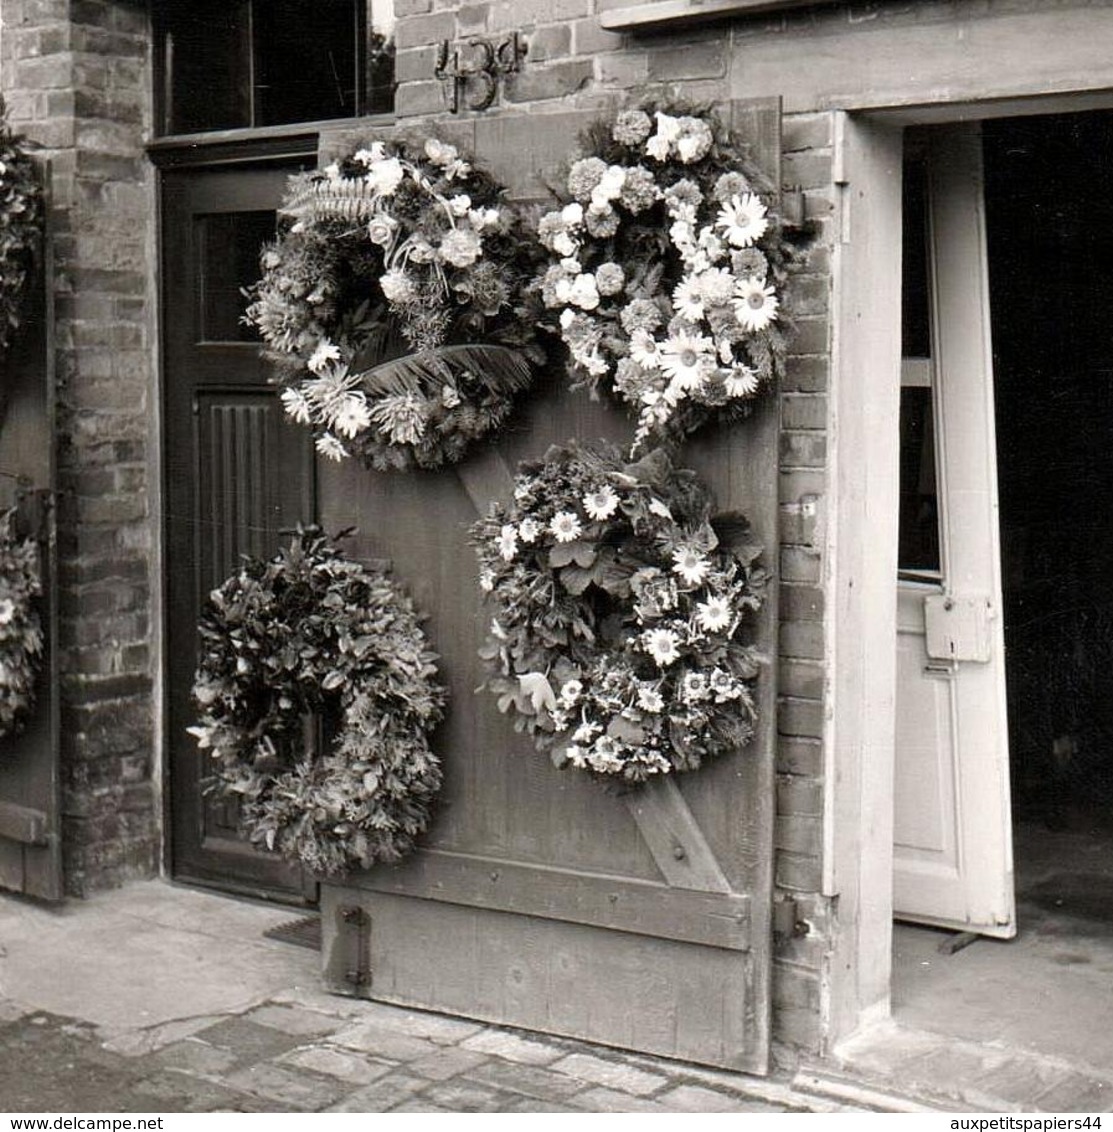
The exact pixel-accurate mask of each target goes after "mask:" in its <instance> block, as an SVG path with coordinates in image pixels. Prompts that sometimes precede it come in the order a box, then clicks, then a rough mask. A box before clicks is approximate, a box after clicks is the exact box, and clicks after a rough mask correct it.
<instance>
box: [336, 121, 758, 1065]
mask: <svg viewBox="0 0 1113 1132" xmlns="http://www.w3.org/2000/svg"><path fill="white" fill-rule="evenodd" d="M734 112H735V113H736V115H737V120H736V125H737V126H739V127H741V128H742V129H743V130H744V131H745V132H746V134H747V136H748V137H754V138H756V139H757V145H756V147H755V148H756V151H757V153H758V154H759V155H760V156H759V159H760V160H762V162H763V163H764V165H765V167H766V168H767V169H768V170H769V172H770V173H771V174H773V175H774V176H776V174H777V172H778V171H779V164H778V163H779V138H780V133H779V129H780V116H779V107H778V106H777V104H776V103H775V102H764V103H761V104H758V105H755V104H739V105H738V106H736V107H734ZM592 117H593V115H592V114H588V113H568V114H561V115H554V116H551V117H550V116H546V117H545V119H544V120H531V121H530V122H529V123H525V122H523V121H522V120H514V119H508V120H505V121H502V120H495V119H492V120H491V121H489V122H485V121H482V120H480V121H478V122H476V123H475V125H474V133H473V135H472V136H471V137H467V136H461V137H460V139H459V140H460V142H461V143H462V144H463V145H465V146H467V145H469V144H472V142H473V141H478V145H477V151H478V157H479V158H480V160H482V161H483V163H484V164H485V165H486V166H487V167H488V168H490V169H492V171H493V172H494V173H495V175H496V176H498V177H500V178H502V179H504V180H505V181H507V182H509V189H510V192H511V194H512V195H514V196H518V197H530V196H536V195H537V194H538V190H539V186H540V184H541V178H540V177H539V173H540V172H542V171H544V170H545V169H549V170H551V169H552V168H554V167H555V166H556V165H557V164H558V163H559V161H560V159H561V158H562V157H563V156H564V155H566V154H567V153H568V152H570V151H571V150H572V149H573V147H574V145H575V139H576V135H577V133H578V132H579V131H580V130H581V129H583V127H584V126H585V125H586V124H587V123H588V122H589V121H590V120H591V118H592ZM460 125H461V128H463V124H460ZM523 131H524V132H523ZM465 132H466V131H465ZM777 428H778V415H777V410H776V405H775V403H774V402H773V399H769V400H768V401H767V402H764V403H763V404H762V406H761V407H760V408H759V410H758V411H757V412H756V413H755V415H754V416H753V417H752V418H751V419H750V420H748V421H746V422H744V423H743V424H742V425H739V426H736V427H733V428H729V429H711V430H710V431H709V432H708V433H706V434H704V435H701V436H700V437H699V438H697V439H696V440H695V441H694V442H692V443H691V444H690V445H688V447H687V449H686V450H685V452H684V453H683V460H684V462H686V463H688V464H690V465H692V466H695V467H696V468H697V469H698V470H699V471H700V472H701V473H702V474H703V475H704V476H705V477H706V478H707V479H708V481H709V482H710V485H711V487H712V489H713V491H714V493H715V496H716V500H717V503H718V505H719V506H720V507H721V508H722V509H724V510H727V509H734V508H737V509H743V510H745V511H746V512H747V514H748V515H749V516H750V518H751V520H752V521H753V522H754V525H755V527H756V530H757V533H758V535H759V537H760V538H761V539H762V541H763V542H764V545H765V546H766V548H767V552H766V562H767V563H768V562H770V561H771V559H772V556H773V555H774V554H775V548H776V545H777V527H776V517H777V513H776V497H775V492H773V491H771V490H770V485H772V484H774V483H775V482H776V468H777ZM632 431H633V430H632V425H631V423H630V420H629V419H628V418H627V417H626V416H625V415H624V414H623V413H622V412H621V411H620V410H617V409H614V408H612V407H611V406H609V405H608V404H605V403H601V402H594V401H591V400H590V399H589V398H587V397H586V396H584V394H583V393H581V392H569V391H568V388H567V378H566V377H565V375H564V373H563V371H562V370H561V369H560V368H559V365H558V366H554V368H553V370H552V372H550V373H548V374H546V375H544V377H543V378H542V379H541V381H540V382H539V387H538V388H535V390H534V392H533V394H532V395H531V397H530V398H529V400H528V403H527V405H525V406H524V407H523V409H522V411H521V412H520V413H519V414H518V415H517V416H516V418H515V419H514V420H513V421H512V422H511V425H510V427H509V428H508V429H507V430H506V431H505V432H504V433H503V434H502V435H501V436H499V437H498V438H497V440H496V441H495V442H494V444H493V445H491V446H489V447H488V448H486V449H484V450H483V451H481V452H479V453H476V454H475V455H473V456H472V457H470V458H469V459H468V460H467V461H465V462H464V463H463V464H461V465H459V466H458V467H457V468H456V469H444V470H442V471H441V472H438V473H409V474H406V475H403V476H399V475H394V474H389V473H386V474H375V473H369V472H367V471H366V470H364V469H362V468H360V467H358V466H355V465H354V464H352V463H350V462H346V463H344V464H341V465H329V466H328V467H325V468H322V469H321V492H320V499H321V512H322V518H323V521H324V523H325V525H326V526H327V527H328V528H330V529H333V528H339V527H345V526H349V525H354V526H356V527H357V528H358V533H357V535H356V536H355V537H354V540H353V548H352V549H353V552H354V553H356V554H358V555H359V556H360V557H366V558H386V559H390V560H391V561H392V562H393V564H394V567H395V569H396V572H397V574H398V577H399V578H400V580H401V581H402V582H403V583H404V584H405V585H406V586H407V587H408V588H409V589H410V590H411V591H412V592H413V594H414V597H415V599H416V601H417V602H418V604H419V606H420V607H421V608H422V609H423V610H424V611H426V612H427V613H428V614H429V633H430V636H431V638H432V640H433V642H434V646H435V647H436V649H437V650H438V651H439V652H440V653H441V655H442V658H443V664H442V672H443V675H444V677H445V679H446V680H447V682H448V684H449V688H450V693H451V701H450V710H449V713H448V718H447V720H446V722H445V724H444V726H443V727H442V729H441V730H440V731H439V733H438V749H439V751H440V752H441V754H442V756H443V758H444V761H445V784H444V789H443V792H442V798H441V801H440V804H439V806H438V810H437V814H436V817H435V820H434V823H433V825H432V828H431V829H430V831H429V833H428V834H427V835H426V837H425V839H424V843H423V848H422V850H421V851H420V852H419V853H418V854H416V855H415V856H414V857H413V858H411V859H410V860H409V861H408V862H405V863H403V864H402V865H400V866H393V867H390V866H380V867H378V868H375V869H373V870H370V871H369V872H366V873H361V874H356V875H353V876H352V877H351V878H349V879H348V880H346V881H345V882H343V885H342V886H336V887H328V888H326V892H325V932H326V950H327V952H328V955H327V957H326V966H327V977H328V978H329V979H330V980H331V982H332V984H333V986H334V987H335V989H338V990H342V991H346V992H347V993H363V994H369V995H370V996H371V997H374V998H380V999H384V1000H387V1001H392V1002H401V1003H407V1004H410V1005H416V1006H425V1007H429V1008H433V1009H444V1010H450V1011H454V1012H458V1013H462V1014H466V1015H470V1016H474V1017H479V1018H486V1019H491V1020H494V1021H498V1022H502V1023H505V1024H510V1025H519V1026H525V1027H529V1028H535V1029H539V1030H545V1031H549V1032H553V1033H561V1034H570V1035H575V1036H580V1037H585V1038H589V1039H592V1040H595V1041H600V1042H604V1043H611V1044H615V1045H619V1046H624V1047H626V1048H634V1049H640V1050H646V1051H655V1052H660V1053H666V1054H671V1055H672V1056H677V1057H684V1058H689V1059H693V1060H698V1061H703V1062H709V1063H712V1064H716V1065H729V1066H732V1067H734V1068H739V1069H746V1070H748V1071H750V1072H759V1073H760V1072H764V1071H765V1070H766V1068H767V1062H768V1017H769V962H770V936H769V933H770V926H769V925H770V912H771V899H772V896H771V893H772V877H771V872H772V856H773V850H772V845H773V838H772V820H773V805H772V799H773V775H772V756H773V736H774V730H775V715H776V708H775V687H774V673H773V670H772V668H769V669H766V670H765V671H763V672H762V675H761V680H760V691H759V695H760V705H759V706H760V711H761V716H760V723H759V733H758V735H757V737H756V739H755V741H754V742H753V744H752V745H751V746H750V747H749V748H747V749H746V750H744V751H742V752H739V753H736V754H732V755H729V756H726V757H724V758H722V759H719V760H717V761H716V762H713V763H711V764H709V765H708V766H706V767H704V768H702V769H701V770H700V771H699V772H698V773H697V774H690V775H682V776H679V777H678V778H677V779H676V780H675V781H674V780H667V781H662V782H659V783H654V784H651V785H650V786H649V787H648V788H647V789H646V790H645V791H642V792H638V791H632V792H629V793H626V794H623V793H621V792H619V791H617V790H614V789H611V790H608V789H604V788H603V787H602V786H601V785H600V784H599V783H597V782H594V781H591V780H589V779H588V777H587V776H586V775H584V774H580V773H576V772H571V771H557V770H555V769H554V768H553V766H552V765H551V763H550V761H549V759H548V758H547V757H546V756H545V755H543V754H541V753H539V752H537V751H536V750H535V749H534V747H533V744H532V743H531V741H530V740H529V739H528V737H525V736H523V735H521V734H519V733H517V732H515V731H514V729H513V727H512V724H511V722H510V720H509V719H507V718H506V717H505V716H502V715H500V714H499V712H498V710H497V708H496V706H495V702H494V697H492V696H490V695H488V694H486V693H479V694H477V693H476V691H475V689H476V687H477V686H478V685H479V684H480V682H481V681H482V680H483V678H484V677H485V675H486V670H485V668H484V666H483V663H482V662H481V661H480V659H479V657H478V655H477V650H478V648H479V647H480V645H481V644H482V643H483V642H484V639H485V636H486V630H487V626H488V624H489V621H490V613H489V612H488V611H486V610H485V609H484V607H483V605H482V602H481V601H480V596H481V595H480V593H479V590H478V586H477V584H476V573H477V569H476V565H475V556H474V552H473V550H472V548H471V546H470V544H469V539H468V528H469V526H470V525H471V524H472V523H473V522H474V521H475V519H476V518H477V516H478V515H479V513H480V512H481V511H485V510H486V507H487V505H488V503H489V502H490V501H492V500H496V499H503V500H505V499H507V498H509V495H510V490H511V486H512V477H513V469H514V468H515V467H516V465H517V464H518V462H519V461H520V460H523V459H537V458H538V457H539V456H540V455H541V454H543V453H544V451H545V449H546V448H547V447H548V445H550V444H552V443H564V442H565V441H567V440H568V439H569V438H572V437H577V438H580V439H582V440H590V439H593V438H597V437H603V438H609V439H611V440H613V441H615V442H616V443H618V444H620V445H623V446H626V445H628V444H629V441H630V437H631V435H632ZM776 616H777V614H776V601H775V595H774V594H773V593H770V594H769V601H768V603H767V604H766V606H765V607H764V609H763V610H762V613H761V617H760V622H759V623H758V625H757V626H756V628H755V634H756V637H757V640H758V643H759V644H760V645H761V646H762V649H763V651H765V652H767V653H769V654H770V655H772V654H773V652H774V651H775V639H776V637H775V626H776ZM353 902H355V903H359V904H361V905H366V907H367V908H368V909H369V911H370V926H369V927H365V930H366V931H367V935H368V939H369V944H367V946H369V948H370V968H371V972H372V973H371V982H370V986H369V988H366V989H362V988H361V987H359V986H357V987H353V985H352V982H351V981H350V978H351V972H352V968H353V964H352V961H351V952H350V951H349V950H348V949H349V948H350V947H351V946H352V943H351V940H350V939H349V938H348V936H347V935H345V933H346V932H348V931H349V929H348V928H346V927H345V926H344V924H345V921H344V918H343V915H342V914H341V910H342V908H343V907H345V906H347V905H348V904H351V903H353ZM355 946H357V947H358V946H364V945H362V944H359V943H358V942H357V943H356V945H355Z"/></svg>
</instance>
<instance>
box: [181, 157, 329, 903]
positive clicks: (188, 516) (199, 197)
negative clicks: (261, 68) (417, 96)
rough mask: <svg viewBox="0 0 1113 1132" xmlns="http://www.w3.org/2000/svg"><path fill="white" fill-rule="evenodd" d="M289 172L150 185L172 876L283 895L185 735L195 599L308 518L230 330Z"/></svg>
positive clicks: (251, 354) (196, 173) (247, 335)
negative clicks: (208, 783)
mask: <svg viewBox="0 0 1113 1132" xmlns="http://www.w3.org/2000/svg"><path fill="white" fill-rule="evenodd" d="M290 170H291V167H290V165H289V164H288V163H283V164H272V165H269V166H261V167H240V166H232V167H229V168H221V169H209V170H179V171H171V172H166V173H164V175H163V196H162V200H163V259H162V275H163V280H164V282H163V307H162V325H163V344H164V345H163V367H164V370H163V383H164V396H163V437H164V447H163V456H164V465H165V492H164V496H163V498H164V501H165V505H164V513H163V523H164V530H165V546H166V558H165V563H166V630H167V637H166V658H167V671H168V687H167V719H168V734H167V750H168V753H169V771H170V791H169V805H170V814H169V823H168V824H169V827H170V829H171V833H172V841H171V854H170V856H171V864H172V871H173V873H174V875H175V876H177V877H180V878H182V879H188V880H192V881H197V882H202V883H208V884H214V885H217V886H219V887H223V888H227V889H233V890H246V891H250V892H256V893H260V894H263V895H276V894H277V895H282V894H285V895H286V896H291V897H296V896H297V895H298V894H299V893H300V892H301V891H302V878H301V875H300V872H299V871H298V870H295V869H293V868H291V867H289V866H287V865H285V864H284V863H283V862H282V861H280V860H279V859H278V858H276V857H273V856H271V855H269V854H265V853H260V852H258V851H256V850H255V849H253V848H252V847H251V846H250V845H248V844H247V843H246V842H245V841H244V840H243V839H242V838H241V837H240V836H239V834H238V832H237V820H236V819H237V814H236V810H235V807H234V806H233V805H231V804H229V803H216V802H213V801H212V800H210V799H207V798H205V797H204V795H203V786H204V779H205V776H206V773H207V768H206V767H205V756H204V754H203V753H201V752H199V751H198V749H197V745H196V742H195V741H194V740H193V739H192V737H191V736H189V735H188V734H187V733H186V728H187V727H188V726H189V725H190V723H191V722H193V718H194V715H193V711H192V708H191V705H190V687H191V685H192V681H193V672H194V669H195V667H196V663H197V616H198V613H199V611H200V608H201V604H202V602H203V600H204V598H205V597H206V595H207V594H208V593H209V591H210V590H212V589H213V588H214V587H215V586H217V585H219V584H220V583H221V582H222V581H223V580H224V578H225V577H227V576H228V575H229V574H230V573H232V572H233V571H234V570H236V569H237V568H238V567H239V565H240V562H241V556H242V555H244V554H251V555H256V556H269V555H270V554H272V553H274V551H275V550H276V549H277V547H278V546H279V544H280V543H281V541H282V533H283V532H284V531H289V530H290V529H291V528H293V527H294V526H296V524H297V523H298V522H309V521H311V520H312V518H313V500H314V467H313V448H312V441H311V438H310V437H309V435H308V433H307V431H306V430H305V429H299V428H296V427H294V426H292V425H290V424H288V423H287V422H286V420H285V416H284V413H283V411H282V405H281V402H280V401H279V400H278V397H277V395H276V390H275V388H274V387H273V386H270V385H268V384H267V375H266V367H265V366H264V364H263V362H262V360H261V358H260V356H259V345H258V339H257V338H256V337H255V335H254V332H253V331H252V330H250V329H249V328H247V327H245V326H244V325H243V324H242V322H241V321H240V316H241V315H242V313H243V310H244V306H245V303H246V300H245V299H244V297H243V294H242V288H243V287H244V286H246V285H247V284H249V283H251V282H252V281H253V280H255V279H256V278H258V256H259V250H260V247H261V245H262V244H263V242H264V241H265V240H267V239H269V238H271V237H272V236H273V234H274V230H275V213H276V209H277V206H278V204H279V203H280V201H281V198H282V194H283V191H284V189H285V185H286V177H287V175H288V174H289V172H290Z"/></svg>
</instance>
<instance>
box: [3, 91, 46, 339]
mask: <svg viewBox="0 0 1113 1132" xmlns="http://www.w3.org/2000/svg"><path fill="white" fill-rule="evenodd" d="M41 232H42V194H41V191H40V189H39V183H38V178H37V177H36V175H35V168H34V166H33V165H32V163H31V159H30V157H29V156H28V154H27V151H26V148H25V147H24V144H23V139H22V138H20V137H18V136H16V135H15V134H13V133H12V131H11V129H10V128H9V127H8V125H7V117H6V111H5V107H4V102H3V100H2V99H0V357H2V356H3V354H4V352H5V351H6V350H7V348H8V347H9V346H10V345H11V343H12V341H13V339H14V337H15V332H16V330H17V329H18V328H19V324H20V321H21V313H22V307H23V300H24V296H25V294H26V291H27V285H28V282H29V280H30V277H31V268H32V265H33V263H34V256H35V249H36V248H37V247H38V242H39V237H40V235H41Z"/></svg>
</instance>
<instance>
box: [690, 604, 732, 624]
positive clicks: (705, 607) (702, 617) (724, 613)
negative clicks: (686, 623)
mask: <svg viewBox="0 0 1113 1132" xmlns="http://www.w3.org/2000/svg"><path fill="white" fill-rule="evenodd" d="M731 617H732V612H731V608H730V602H728V601H727V599H726V598H725V597H709V598H708V599H707V600H706V601H701V602H700V603H699V604H698V605H697V606H696V621H697V622H698V623H699V627H700V628H701V629H702V630H703V631H704V632H705V633H719V632H722V630H723V629H725V628H726V627H727V626H728V625H729V624H730V622H731Z"/></svg>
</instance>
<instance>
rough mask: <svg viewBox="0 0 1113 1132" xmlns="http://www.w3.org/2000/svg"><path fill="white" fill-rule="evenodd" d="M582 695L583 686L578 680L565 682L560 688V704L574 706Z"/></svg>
mask: <svg viewBox="0 0 1113 1132" xmlns="http://www.w3.org/2000/svg"><path fill="white" fill-rule="evenodd" d="M583 694H584V686H583V684H581V683H580V681H579V680H565V681H564V683H563V684H562V685H561V688H560V699H561V702H562V703H565V704H574V703H575V702H576V701H577V700H578V699H579V698H580V697H581V696H582V695H583Z"/></svg>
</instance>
